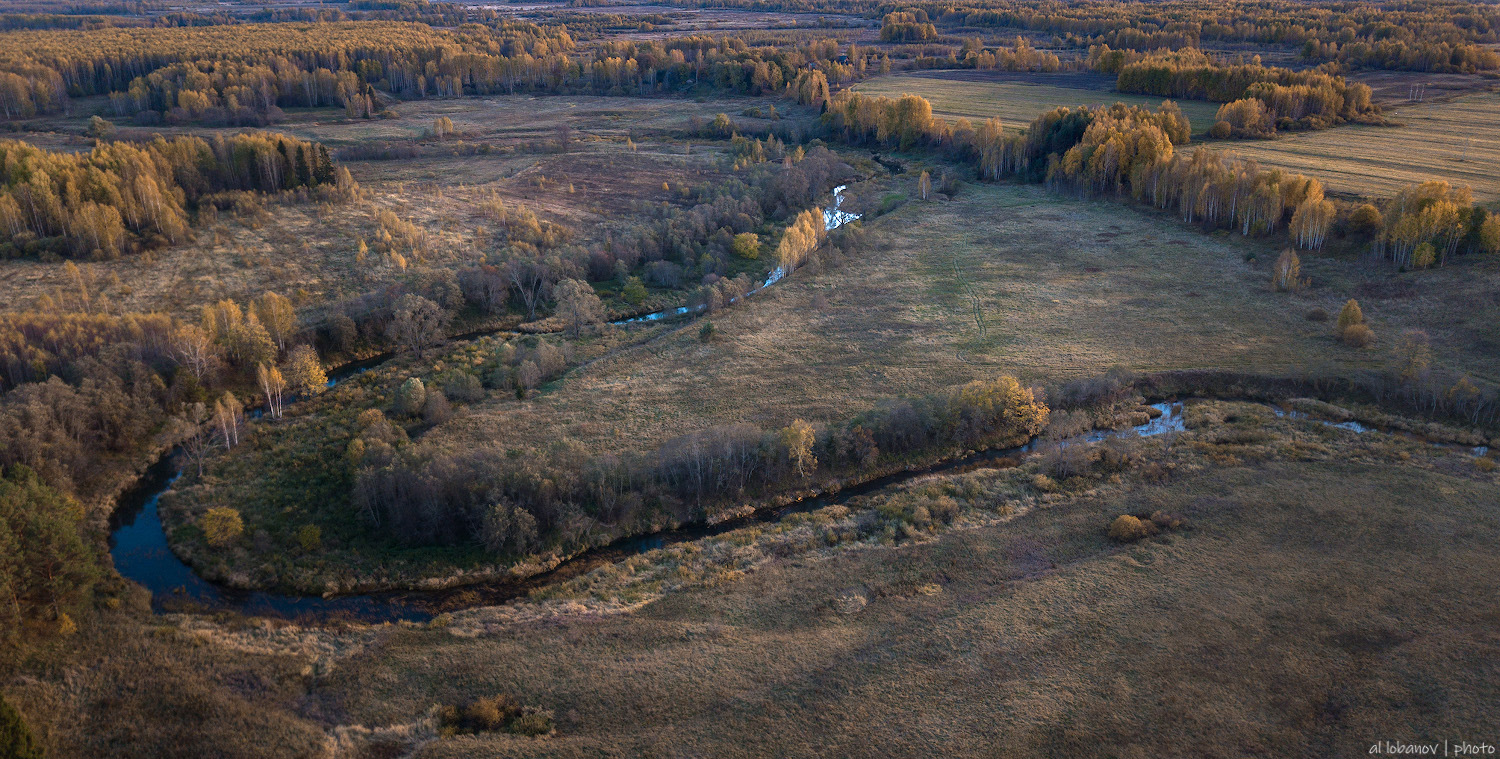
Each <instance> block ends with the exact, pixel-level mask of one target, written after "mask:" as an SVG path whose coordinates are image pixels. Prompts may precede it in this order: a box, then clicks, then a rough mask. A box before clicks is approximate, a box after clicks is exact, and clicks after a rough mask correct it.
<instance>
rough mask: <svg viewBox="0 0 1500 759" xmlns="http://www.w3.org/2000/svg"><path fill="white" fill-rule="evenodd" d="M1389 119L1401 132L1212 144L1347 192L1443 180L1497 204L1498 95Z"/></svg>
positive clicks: (1409, 109) (1388, 191)
mask: <svg viewBox="0 0 1500 759" xmlns="http://www.w3.org/2000/svg"><path fill="white" fill-rule="evenodd" d="M1386 116H1387V117H1388V118H1390V119H1391V120H1392V121H1394V122H1397V123H1399V124H1400V126H1396V127H1380V126H1359V125H1350V126H1342V127H1338V128H1337V129H1330V130H1326V131H1322V132H1305V133H1300V134H1285V135H1283V136H1281V137H1279V138H1277V139H1275V140H1269V141H1235V142H1211V143H1208V144H1209V145H1211V146H1213V147H1214V148H1215V149H1217V150H1232V151H1234V152H1236V153H1238V154H1239V155H1241V156H1244V157H1246V158H1254V159H1255V160H1257V161H1260V162H1261V163H1262V164H1263V165H1266V166H1280V167H1282V168H1285V169H1288V170H1290V171H1296V172H1301V173H1304V174H1307V175H1308V176H1312V177H1317V178H1318V179H1319V180H1320V181H1322V182H1323V184H1324V185H1326V186H1327V187H1329V188H1330V189H1332V190H1334V191H1337V192H1342V193H1349V194H1353V195H1361V196H1374V197H1389V196H1392V195H1395V194H1396V193H1397V192H1398V191H1399V190H1400V189H1401V188H1403V187H1405V186H1407V185H1410V184H1417V183H1420V182H1428V181H1433V180H1442V181H1446V182H1449V183H1451V184H1454V185H1468V186H1469V187H1472V188H1473V189H1474V197H1475V198H1476V199H1477V200H1479V201H1481V202H1483V203H1486V204H1490V205H1494V203H1495V202H1496V201H1500V171H1497V170H1496V166H1500V92H1484V93H1477V94H1473V95H1465V96H1462V97H1458V98H1455V99H1453V100H1451V101H1447V102H1438V103H1412V104H1402V105H1399V106H1394V107H1391V108H1389V109H1388V110H1387V112H1386ZM1196 124H1197V122H1196V121H1194V125H1195V126H1196Z"/></svg>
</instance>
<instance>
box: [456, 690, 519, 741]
mask: <svg viewBox="0 0 1500 759" xmlns="http://www.w3.org/2000/svg"><path fill="white" fill-rule="evenodd" d="M520 714H521V705H520V704H518V703H516V700H515V699H514V698H511V697H510V696H507V695H504V694H501V695H498V696H492V697H490V698H479V699H475V700H474V701H472V702H470V703H469V705H468V706H465V707H464V709H463V723H462V725H463V726H464V727H466V728H468V729H470V730H473V731H476V732H477V731H481V730H499V729H501V728H503V727H505V723H507V722H509V721H511V720H513V719H515V718H516V717H518V716H520Z"/></svg>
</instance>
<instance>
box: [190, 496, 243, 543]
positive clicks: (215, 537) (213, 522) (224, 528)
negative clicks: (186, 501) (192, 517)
mask: <svg viewBox="0 0 1500 759" xmlns="http://www.w3.org/2000/svg"><path fill="white" fill-rule="evenodd" d="M198 526H199V527H201V528H202V529H203V535H204V536H205V537H207V538H208V544H209V545H211V546H214V547H216V548H221V547H223V546H227V545H229V544H230V543H233V542H234V541H236V540H239V539H240V536H241V535H243V534H245V522H244V520H242V519H240V512H238V511H235V510H234V509H231V508H229V507H227V506H215V507H214V508H211V509H209V510H208V513H206V514H204V515H203V516H202V518H200V519H199V520H198Z"/></svg>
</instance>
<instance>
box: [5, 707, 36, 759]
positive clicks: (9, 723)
mask: <svg viewBox="0 0 1500 759" xmlns="http://www.w3.org/2000/svg"><path fill="white" fill-rule="evenodd" d="M0 756H4V757H7V758H8V759H42V747H41V746H38V745H37V743H36V740H35V739H33V738H32V737H31V730H30V729H28V728H27V727H26V722H25V721H24V720H22V719H21V713H20V712H18V711H16V709H15V707H13V706H11V705H10V703H9V702H7V701H6V700H5V698H4V697H0Z"/></svg>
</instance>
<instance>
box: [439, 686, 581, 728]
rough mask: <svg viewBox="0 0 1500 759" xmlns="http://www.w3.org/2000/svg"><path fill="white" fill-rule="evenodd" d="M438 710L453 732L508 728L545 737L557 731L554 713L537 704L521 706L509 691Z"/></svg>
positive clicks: (445, 725)
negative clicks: (507, 693)
mask: <svg viewBox="0 0 1500 759" xmlns="http://www.w3.org/2000/svg"><path fill="white" fill-rule="evenodd" d="M437 712H438V721H439V722H440V723H441V724H442V726H443V727H444V728H445V729H446V730H448V731H451V732H462V733H480V732H500V731H504V732H507V733H512V734H515V735H527V736H543V735H551V734H553V733H554V732H556V731H557V728H556V724H555V722H554V721H553V718H552V712H550V711H547V710H546V709H541V708H538V707H535V706H521V705H520V704H519V703H517V702H516V700H515V699H514V698H512V697H510V696H508V695H505V694H500V695H498V696H491V697H489V698H478V699H475V700H473V701H470V702H469V703H468V704H465V705H464V706H462V707H455V706H442V707H439V708H438V710H437Z"/></svg>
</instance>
